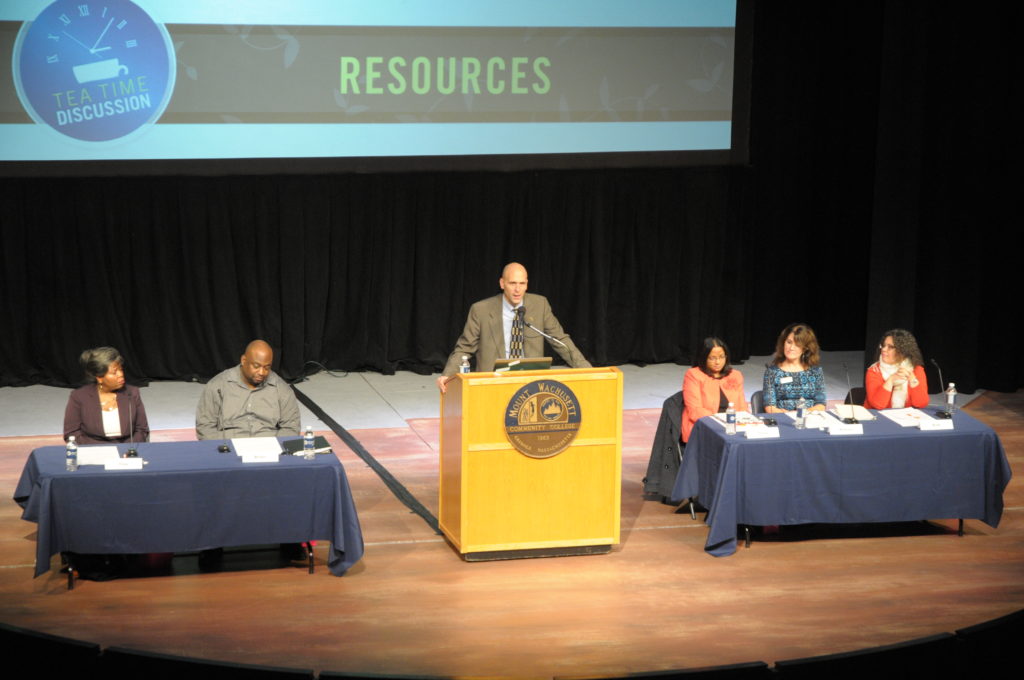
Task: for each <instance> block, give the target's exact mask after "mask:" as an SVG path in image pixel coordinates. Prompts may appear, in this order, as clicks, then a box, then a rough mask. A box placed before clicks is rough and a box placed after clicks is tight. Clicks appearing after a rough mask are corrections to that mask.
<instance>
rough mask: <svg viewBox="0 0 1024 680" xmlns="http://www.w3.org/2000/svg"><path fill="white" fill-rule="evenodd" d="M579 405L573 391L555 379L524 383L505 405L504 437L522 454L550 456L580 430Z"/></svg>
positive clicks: (561, 448) (559, 450)
mask: <svg viewBox="0 0 1024 680" xmlns="http://www.w3.org/2000/svg"><path fill="white" fill-rule="evenodd" d="M580 420H581V416H580V406H579V402H578V401H577V400H576V395H575V394H573V391H572V390H571V389H569V387H568V386H567V385H565V384H563V383H560V382H558V381H556V380H535V381H533V382H531V383H527V384H526V385H523V386H522V387H520V388H519V389H518V390H516V393H515V394H513V395H512V398H511V399H510V400H509V402H508V406H507V407H506V408H505V436H507V437H508V440H509V442H510V443H511V444H512V446H513V447H515V449H516V450H517V451H519V452H520V453H523V454H525V455H527V456H530V457H531V458H550V457H551V456H554V455H557V454H559V453H561V452H562V451H564V450H565V449H566V448H568V447H569V444H571V443H572V442H573V440H574V439H576V434H577V433H578V432H579V429H580Z"/></svg>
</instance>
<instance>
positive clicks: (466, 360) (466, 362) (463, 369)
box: [459, 354, 469, 373]
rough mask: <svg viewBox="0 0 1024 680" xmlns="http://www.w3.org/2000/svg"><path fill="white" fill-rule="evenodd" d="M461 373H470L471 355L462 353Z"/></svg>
mask: <svg viewBox="0 0 1024 680" xmlns="http://www.w3.org/2000/svg"><path fill="white" fill-rule="evenodd" d="M459 373H469V356H468V355H466V354H463V355H462V363H461V364H459Z"/></svg>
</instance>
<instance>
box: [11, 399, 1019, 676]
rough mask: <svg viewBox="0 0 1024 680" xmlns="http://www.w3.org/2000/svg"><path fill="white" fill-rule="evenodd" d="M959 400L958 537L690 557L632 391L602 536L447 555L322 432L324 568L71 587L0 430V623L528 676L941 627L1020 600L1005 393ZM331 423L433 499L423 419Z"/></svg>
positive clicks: (842, 644) (758, 655)
mask: <svg viewBox="0 0 1024 680" xmlns="http://www.w3.org/2000/svg"><path fill="white" fill-rule="evenodd" d="M968 410H969V411H970V412H972V414H973V415H975V416H976V417H978V418H980V419H982V420H984V421H985V422H987V423H989V424H990V425H991V426H992V427H994V428H995V429H996V431H997V432H998V433H999V435H1000V438H1001V439H1002V442H1003V445H1004V447H1005V448H1006V452H1007V455H1008V456H1009V459H1010V464H1011V466H1012V468H1013V472H1014V479H1013V480H1012V481H1011V483H1010V485H1009V487H1008V489H1007V491H1006V494H1005V497H1004V500H1005V506H1006V509H1005V511H1004V514H1003V518H1002V523H1001V524H1000V527H999V529H998V530H994V529H992V528H990V527H988V526H986V525H984V524H982V523H981V522H978V521H968V522H966V535H965V536H964V537H963V538H958V537H957V536H956V533H955V521H945V522H935V523H931V524H912V525H907V524H903V525H882V526H878V527H863V526H860V527H843V526H832V527H817V528H813V529H812V528H807V527H795V528H784V529H783V531H782V533H781V535H780V536H779V537H778V538H775V539H774V540H770V541H769V540H762V541H757V542H755V543H754V546H753V547H752V548H751V549H749V550H744V549H742V548H741V549H740V550H739V551H738V552H737V553H736V554H735V555H733V556H731V557H727V558H721V559H716V558H713V557H710V556H708V555H706V554H705V553H704V551H703V544H704V540H705V536H706V528H705V527H704V526H703V524H702V523H701V521H700V519H698V521H692V520H691V519H690V517H689V515H688V514H674V513H673V508H671V507H668V506H665V505H662V504H660V503H657V502H651V501H644V500H643V499H642V497H641V479H642V478H643V476H644V473H645V470H646V465H647V459H648V455H649V452H650V445H651V440H652V437H653V433H654V430H655V427H656V425H657V420H658V416H659V411H658V410H655V409H645V410H637V411H627V412H626V413H625V414H624V431H625V441H624V443H623V484H622V543H621V544H620V545H619V546H617V547H616V548H615V550H614V551H613V552H612V553H611V554H608V555H600V556H588V557H566V558H553V559H534V560H515V561H507V562H485V563H472V564H471V563H466V562H463V561H461V560H460V559H459V557H458V556H457V555H456V553H455V552H454V551H453V550H452V549H451V548H450V547H449V546H448V545H447V544H446V543H445V542H444V540H443V539H442V538H441V537H440V536H437V535H436V534H434V533H433V531H432V530H431V529H430V528H429V527H428V526H427V525H426V524H425V523H424V521H423V520H422V519H420V518H419V517H418V516H417V515H415V514H412V513H410V512H409V510H408V509H407V508H406V507H405V506H403V505H402V504H400V503H399V502H398V501H397V500H395V498H394V497H393V496H392V494H391V493H390V492H389V491H388V489H387V488H386V487H385V486H384V484H383V483H382V482H381V481H380V480H379V479H378V478H377V476H376V475H375V474H374V473H373V472H372V471H371V470H370V469H369V468H368V467H366V465H365V464H364V463H363V462H362V461H361V460H360V459H359V458H357V457H356V456H355V455H354V454H352V453H351V452H349V451H348V449H346V448H345V447H344V446H343V445H341V444H340V443H339V442H338V441H337V440H334V442H333V443H334V444H335V446H336V449H335V450H336V451H340V452H341V453H340V458H341V460H342V462H343V463H344V465H345V468H346V470H347V472H348V475H349V479H350V482H351V485H352V490H353V494H354V496H355V501H356V506H357V508H358V511H359V516H360V520H361V522H362V526H363V532H364V536H365V539H366V555H365V557H364V558H363V560H362V561H361V562H360V563H359V564H357V565H356V566H355V567H354V568H353V569H352V570H351V571H350V572H349V574H348V575H346V576H344V577H343V578H336V577H334V576H331V575H330V574H329V572H328V571H327V569H326V567H325V566H324V565H322V564H321V565H319V566H318V569H317V573H316V574H314V575H312V576H310V575H308V574H306V572H305V571H304V570H302V569H299V568H291V567H282V568H259V567H260V566H261V565H260V564H258V563H256V564H242V558H241V557H239V558H238V559H239V561H238V562H237V563H236V562H233V561H230V560H229V561H228V562H227V568H228V571H224V572H221V573H215V574H202V573H198V572H197V569H196V564H195V557H194V556H179V557H176V558H175V560H174V565H173V568H174V572H175V573H174V574H173V575H169V576H150V577H145V578H131V579H122V580H118V581H112V582H107V583H94V582H82V583H80V585H79V586H78V587H76V588H75V590H74V591H72V592H68V591H67V590H65V579H64V577H63V575H61V574H58V573H57V570H56V569H51V571H50V572H49V573H48V574H45V575H43V576H41V577H39V578H36V579H33V578H32V567H33V559H34V558H33V556H34V548H35V525H33V524H31V523H28V522H25V521H22V520H21V519H20V515H21V510H20V508H19V507H18V506H17V505H16V504H15V503H14V502H13V501H12V500H10V499H11V496H12V495H13V491H14V487H15V485H16V483H17V480H18V476H19V474H20V472H21V469H22V466H23V464H24V461H25V457H26V455H27V454H28V452H29V451H30V450H31V449H33V448H35V447H37V446H41V445H46V444H57V443H60V440H59V437H11V438H6V439H0V487H2V489H3V494H4V496H5V497H6V499H7V500H6V501H4V502H3V503H0V546H2V549H0V621H3V622H5V623H8V624H11V625H15V626H21V627H27V628H32V629H35V630H41V631H45V632H48V633H53V634H57V635H63V636H68V637H73V638H78V639H82V640H87V641H91V642H98V643H100V644H101V645H103V646H109V645H119V646H127V647H132V648H138V649H144V650H150V651H155V652H162V653H168V654H176V655H186V656H194V657H201V658H206V659H218V660H226V661H235V662H242V663H253V664H268V665H274V666H290V667H296V668H313V669H316V670H318V671H322V670H331V671H343V672H351V673H377V674H425V675H445V676H478V677H479V676H514V677H538V678H546V677H553V676H557V675H601V674H622V673H627V672H640V671H652V670H661V669H678V668H695V667H702V666H714V665H719V664H726V663H738V662H743V661H754V660H763V661H767V662H768V663H772V662H774V661H776V660H779V659H787V658H794V657H804V656H811V655H818V654H827V653H833V652H842V651H848V650H854V649H860V648H865V647H873V646H877V645H884V644H890V643H895V642H900V641H904V640H909V639H913V638H919V637H923V636H927V635H931V634H935V633H940V632H947V631H953V630H956V629H957V628H962V627H965V626H968V625H973V624H976V623H979V622H982V621H986V620H989V619H993V618H995V617H998V616H1002V615H1004V614H1008V613H1010V612H1013V611H1016V610H1018V609H1021V608H1024V492H1022V490H1021V489H1022V485H1021V479H1022V476H1024V392H1018V393H1016V394H1009V395H1006V394H996V393H989V394H987V395H984V396H982V397H980V398H979V399H977V400H976V401H975V402H974V403H972V404H971V405H970V406H969V407H968ZM353 434H354V435H355V436H356V437H357V438H358V439H359V440H360V441H361V442H362V443H363V445H364V446H365V447H366V448H367V449H368V450H369V451H370V452H371V453H373V455H374V456H375V457H377V458H378V460H380V461H381V462H382V463H383V464H384V465H385V466H387V468H388V469H389V470H390V471H391V472H392V473H393V474H394V475H395V476H396V477H397V478H398V480H399V481H401V482H402V483H403V484H404V485H405V486H406V487H407V488H408V489H409V490H410V491H411V492H412V493H413V494H414V495H415V496H416V497H417V498H418V499H419V500H420V501H421V502H422V503H423V504H424V505H426V506H427V507H428V508H429V509H430V510H431V511H432V512H434V513H435V514H436V512H437V452H436V449H437V421H436V420H434V419H423V420H413V421H409V423H408V427H407V428H395V429H386V430H355V431H353ZM191 436H192V432H191V431H162V432H157V433H155V435H154V440H155V441H159V440H164V441H166V440H172V439H176V438H182V439H184V438H190V437H191ZM330 437H333V435H330ZM322 553H323V551H322V550H321V554H322ZM55 561H56V560H55ZM233 566H237V567H239V568H238V569H234V570H232V567H233ZM263 566H266V565H263ZM242 567H246V568H242Z"/></svg>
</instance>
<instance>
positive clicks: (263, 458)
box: [241, 451, 281, 463]
mask: <svg viewBox="0 0 1024 680" xmlns="http://www.w3.org/2000/svg"><path fill="white" fill-rule="evenodd" d="M241 458H242V462H243V463H276V462H278V461H279V460H281V458H280V454H278V453H271V452H265V451H255V452H252V453H243V454H242V455H241Z"/></svg>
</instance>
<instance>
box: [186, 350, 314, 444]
mask: <svg viewBox="0 0 1024 680" xmlns="http://www.w3.org/2000/svg"><path fill="white" fill-rule="evenodd" d="M273 362H274V351H273V350H272V349H271V348H270V345H268V344H267V343H266V342H264V341H263V340H253V341H252V342H250V343H249V346H248V347H246V348H245V354H243V355H242V360H241V362H240V363H239V365H238V366H232V367H231V368H229V369H227V370H226V371H222V372H221V373H219V374H217V375H216V376H214V377H213V378H212V379H211V380H210V382H208V383H206V387H205V389H203V395H202V396H201V397H200V398H199V406H198V407H197V408H196V436H197V437H198V438H199V439H230V438H232V437H277V436H298V434H299V405H298V403H296V401H295V393H294V392H293V391H292V388H291V386H290V385H288V383H286V382H285V381H284V380H282V379H281V376H279V375H277V374H276V373H274V372H273V371H272V370H270V365H271V364H272V363H273Z"/></svg>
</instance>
